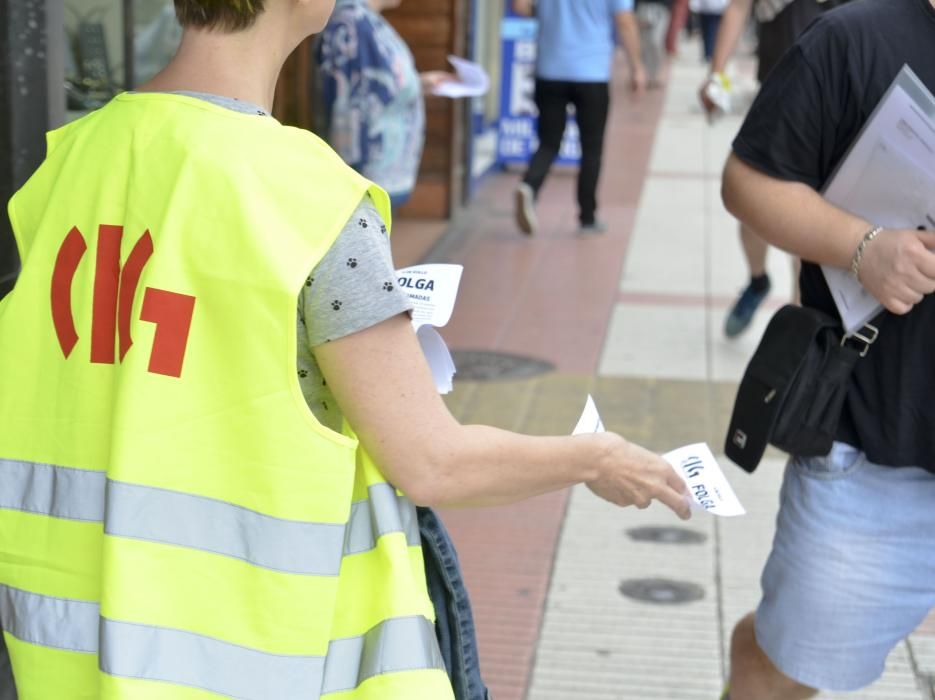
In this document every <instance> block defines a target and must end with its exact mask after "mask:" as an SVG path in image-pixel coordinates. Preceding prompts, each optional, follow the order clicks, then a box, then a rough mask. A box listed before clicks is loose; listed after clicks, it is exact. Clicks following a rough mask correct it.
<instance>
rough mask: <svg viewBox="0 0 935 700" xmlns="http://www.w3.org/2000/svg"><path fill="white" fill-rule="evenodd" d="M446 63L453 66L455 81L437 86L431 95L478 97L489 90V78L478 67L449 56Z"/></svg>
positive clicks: (472, 63) (475, 64)
mask: <svg viewBox="0 0 935 700" xmlns="http://www.w3.org/2000/svg"><path fill="white" fill-rule="evenodd" d="M448 61H449V62H450V63H451V65H452V66H454V69H455V73H456V74H457V76H458V79H457V80H449V81H446V82H444V83H441V84H439V85H438V86H437V87H435V89H434V90H432V94H434V95H438V96H439V97H452V98H458V97H480V96H481V95H486V94H487V91H488V90H490V76H488V75H487V71H485V70H484V69H483V68H482V67H481V66H480V65H478V64H477V63H474V62H472V61H467V60H465V59H463V58H459V57H458V56H449V57H448Z"/></svg>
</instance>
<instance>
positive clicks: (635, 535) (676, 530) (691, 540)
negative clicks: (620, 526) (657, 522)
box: [627, 527, 708, 544]
mask: <svg viewBox="0 0 935 700" xmlns="http://www.w3.org/2000/svg"><path fill="white" fill-rule="evenodd" d="M627 536H628V537H629V538H630V539H631V540H635V541H636V542H658V543H660V544H702V543H704V542H705V541H706V540H707V539H708V536H707V535H706V534H704V533H703V532H698V531H697V530H689V529H688V528H687V527H635V528H632V529H630V530H627Z"/></svg>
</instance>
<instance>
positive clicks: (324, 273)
mask: <svg viewBox="0 0 935 700" xmlns="http://www.w3.org/2000/svg"><path fill="white" fill-rule="evenodd" d="M411 309H412V305H411V304H410V303H409V297H407V296H406V294H405V292H403V291H402V290H401V289H400V288H399V287H398V286H397V285H396V272H395V270H394V269H393V259H392V255H391V253H390V246H389V239H388V238H387V235H386V226H384V224H383V220H382V218H381V217H380V214H379V213H377V210H376V208H375V207H374V206H373V202H371V201H370V197H369V196H367V197H365V198H364V200H363V201H362V202H361V204H360V206H359V207H358V208H357V211H355V212H354V215H353V216H351V218H350V220H349V221H348V222H347V224H346V225H345V227H344V230H343V231H341V233H340V235H339V236H338V238H337V240H336V241H335V242H334V245H333V246H331V249H330V250H329V251H328V253H327V254H326V255H325V257H324V258H322V260H321V262H319V263H318V266H317V267H316V268H315V270H314V271H313V272H312V274H311V275H310V276H309V278H308V280H306V283H305V287H304V288H303V290H302V292H301V294H299V309H298V329H297V347H296V354H297V356H298V371H299V384H300V385H301V387H302V393H303V394H304V395H305V400H306V401H307V402H308V405H309V408H311V409H312V412H313V413H314V414H315V417H316V418H318V422H319V423H321V424H322V425H324V426H325V427H328V428H331V429H332V430H335V431H340V430H341V422H342V417H343V416H342V414H341V412H340V411H339V410H338V407H337V404H336V402H335V400H334V396H332V394H331V391H330V389H329V388H328V385H327V383H326V380H325V378H324V377H323V376H322V373H321V370H320V369H319V367H318V363H317V362H316V361H315V355H314V354H313V349H314V348H315V347H317V346H319V345H322V344H324V343H328V342H331V341H332V340H337V339H338V338H343V337H345V336H348V335H351V334H352V333H357V332H358V331H362V330H364V329H365V328H370V327H371V326H375V325H376V324H378V323H380V322H381V321H385V320H386V319H388V318H391V317H393V316H395V315H397V314H401V313H406V312H408V311H409V310H411Z"/></svg>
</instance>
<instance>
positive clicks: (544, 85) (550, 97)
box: [516, 78, 569, 234]
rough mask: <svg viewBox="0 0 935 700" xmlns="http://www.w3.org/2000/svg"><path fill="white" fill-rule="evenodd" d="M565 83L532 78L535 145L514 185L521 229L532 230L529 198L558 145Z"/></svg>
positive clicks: (562, 128) (565, 116)
mask: <svg viewBox="0 0 935 700" xmlns="http://www.w3.org/2000/svg"><path fill="white" fill-rule="evenodd" d="M568 86H569V83H566V82H564V81H559V80H540V79H538V78H537V79H536V107H537V108H538V109H539V122H538V135H539V148H538V150H537V151H536V153H535V155H534V156H533V157H532V160H531V161H530V162H529V169H528V170H527V171H526V175H525V176H524V177H523V181H522V182H521V183H520V185H519V187H517V189H516V224H517V226H519V229H520V230H521V231H522V232H523V233H527V234H531V233H534V232H535V230H536V223H537V222H536V218H535V210H534V209H533V202H534V200H535V198H536V196H537V195H538V194H539V188H540V187H542V183H543V182H545V178H546V176H547V175H548V174H549V169H550V168H551V167H552V163H553V162H554V161H555V158H556V157H557V156H558V151H559V149H560V148H561V146H562V136H563V135H564V134H565V124H566V122H567V121H568Z"/></svg>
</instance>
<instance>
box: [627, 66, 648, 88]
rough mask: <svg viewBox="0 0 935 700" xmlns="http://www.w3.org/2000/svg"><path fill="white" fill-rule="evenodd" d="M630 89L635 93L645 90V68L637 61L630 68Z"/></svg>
mask: <svg viewBox="0 0 935 700" xmlns="http://www.w3.org/2000/svg"><path fill="white" fill-rule="evenodd" d="M630 90H631V91H632V92H633V93H635V94H637V95H641V94H642V93H643V92H644V91H645V90H646V69H645V68H644V67H643V64H642V63H637V64H636V65H635V66H633V67H632V68H631V69H630Z"/></svg>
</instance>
